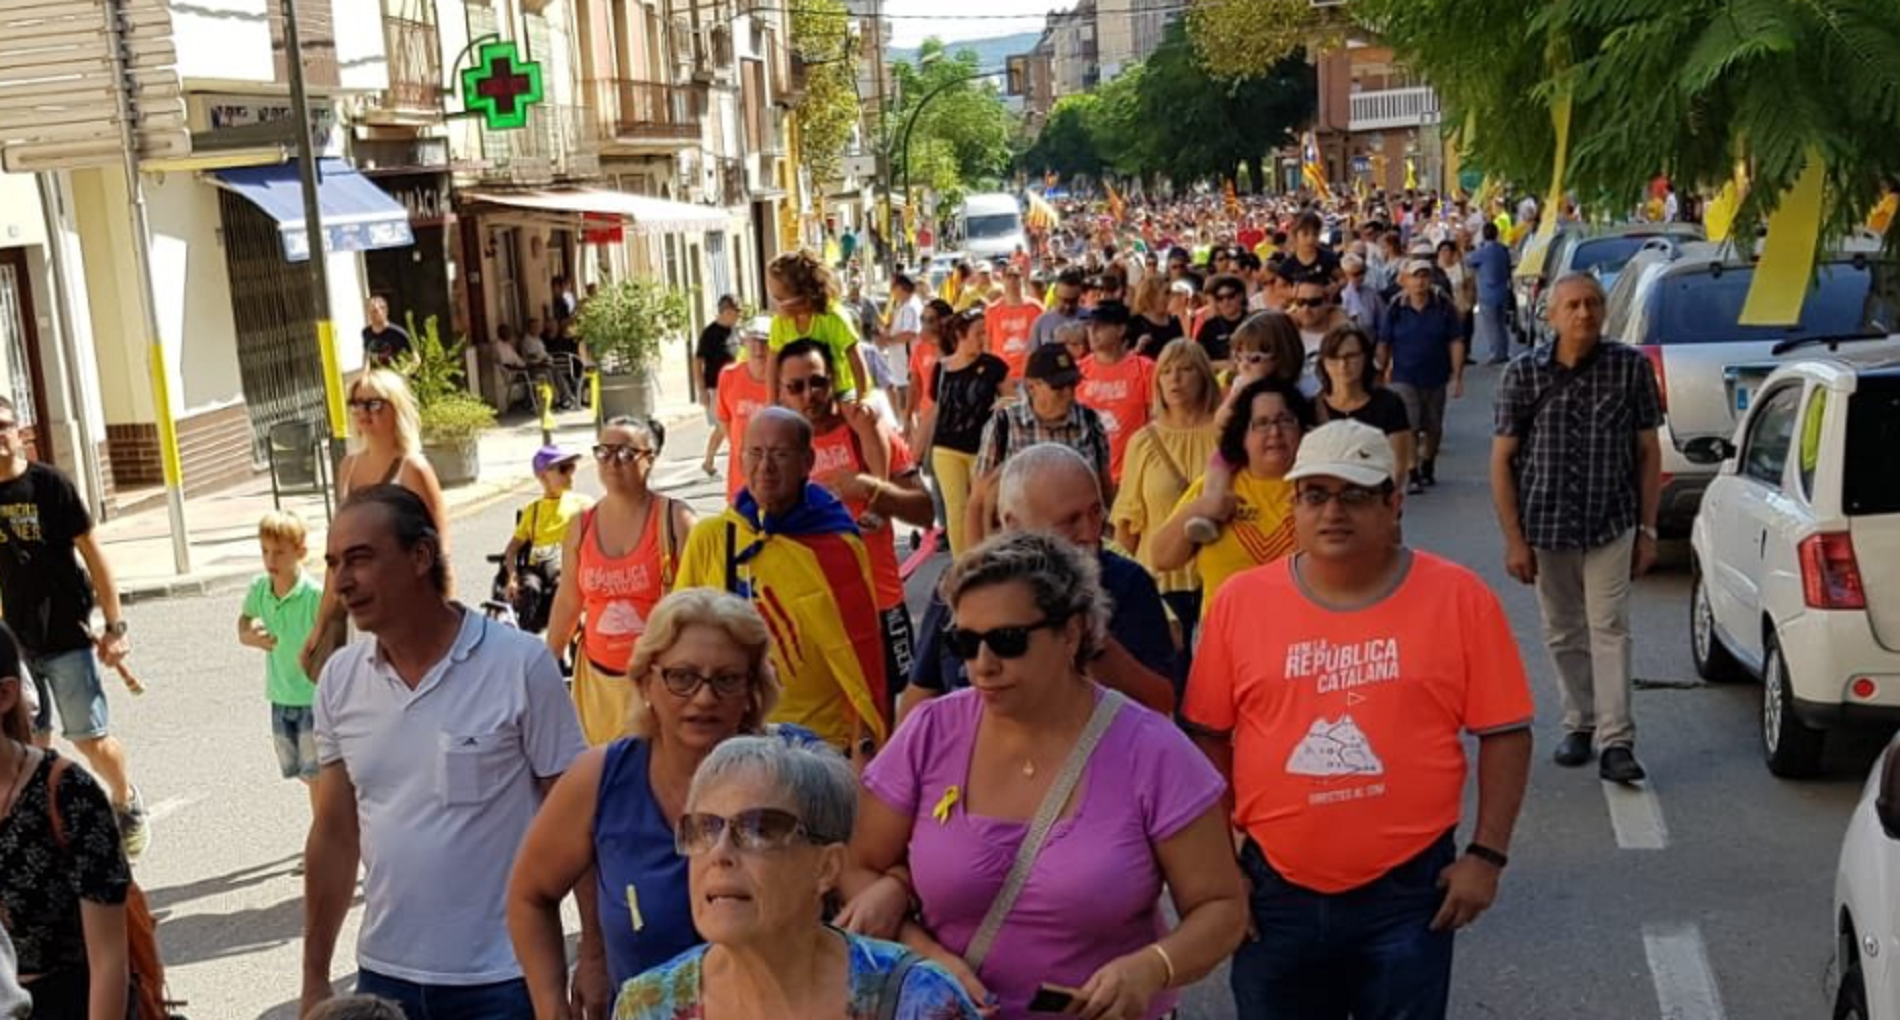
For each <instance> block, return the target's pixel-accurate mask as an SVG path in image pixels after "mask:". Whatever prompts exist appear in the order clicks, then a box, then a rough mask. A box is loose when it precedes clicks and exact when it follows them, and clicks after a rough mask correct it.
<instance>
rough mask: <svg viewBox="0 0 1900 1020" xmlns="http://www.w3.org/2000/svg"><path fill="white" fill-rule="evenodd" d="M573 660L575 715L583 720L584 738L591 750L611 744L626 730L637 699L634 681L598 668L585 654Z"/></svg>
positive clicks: (582, 731) (582, 653) (576, 656)
mask: <svg viewBox="0 0 1900 1020" xmlns="http://www.w3.org/2000/svg"><path fill="white" fill-rule="evenodd" d="M584 648H585V646H583V649H584ZM574 660H575V661H574V713H575V714H576V715H578V716H580V720H581V735H582V736H583V737H585V738H587V746H589V747H599V746H601V745H603V744H610V743H612V742H614V741H615V740H618V739H619V738H620V737H621V736H622V735H623V734H624V733H625V732H626V730H627V717H628V716H629V715H631V714H632V712H633V699H634V698H635V697H637V696H638V692H637V690H636V689H635V687H634V684H633V680H632V679H631V678H630V677H626V676H621V675H618V674H614V673H609V672H607V671H606V670H603V669H600V668H598V667H596V666H595V665H594V664H593V663H592V662H591V661H589V660H588V658H587V655H586V654H585V652H584V651H583V652H581V653H580V654H577V655H575V656H574Z"/></svg>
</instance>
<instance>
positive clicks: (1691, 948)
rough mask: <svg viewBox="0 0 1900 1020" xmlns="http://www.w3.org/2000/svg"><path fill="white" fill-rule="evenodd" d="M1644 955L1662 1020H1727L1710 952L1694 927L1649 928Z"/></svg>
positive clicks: (1650, 925)
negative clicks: (1647, 959)
mask: <svg viewBox="0 0 1900 1020" xmlns="http://www.w3.org/2000/svg"><path fill="white" fill-rule="evenodd" d="M1643 951H1644V952H1645V953H1646V954H1647V955H1648V956H1649V973H1650V977H1651V978H1653V979H1654V980H1655V983H1656V1005H1657V1007H1658V1008H1659V1010H1660V1011H1661V1017H1662V1020H1723V1018H1724V1017H1725V1016H1727V1014H1726V1013H1724V1012H1723V1011H1722V997H1721V995H1719V994H1717V992H1716V989H1715V975H1714V973H1713V972H1711V971H1710V970H1709V953H1708V948H1707V947H1706V946H1705V945H1703V942H1702V931H1701V929H1699V928H1697V927H1696V926H1695V925H1693V924H1646V925H1644V926H1643Z"/></svg>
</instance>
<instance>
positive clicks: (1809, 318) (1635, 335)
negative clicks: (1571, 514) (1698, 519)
mask: <svg viewBox="0 0 1900 1020" xmlns="http://www.w3.org/2000/svg"><path fill="white" fill-rule="evenodd" d="M1864 247H1866V246H1865V245H1864V243H1863V242H1858V241H1857V242H1851V243H1850V246H1849V247H1847V248H1843V249H1838V250H1836V251H1834V252H1832V253H1830V254H1829V255H1827V256H1826V257H1824V258H1822V259H1821V260H1820V262H1819V264H1818V265H1817V266H1816V267H1815V278H1814V281H1813V283H1812V285H1811V288H1810V290H1809V292H1808V296H1807V300H1806V301H1805V302H1803V304H1802V307H1801V321H1800V322H1798V323H1794V324H1790V325H1785V326H1744V325H1742V324H1741V323H1740V322H1739V321H1738V320H1739V319H1740V317H1741V311H1742V305H1743V302H1744V301H1746V299H1747V297H1748V290H1749V287H1750V286H1751V285H1752V284H1753V283H1754V280H1755V265H1754V261H1753V259H1750V258H1747V257H1745V256H1742V255H1740V254H1738V253H1737V252H1736V251H1735V250H1734V249H1733V248H1732V247H1729V246H1727V245H1715V244H1709V243H1707V242H1697V243H1691V244H1686V245H1682V246H1680V247H1674V248H1671V249H1656V248H1652V249H1650V250H1645V251H1642V252H1639V253H1638V254H1637V255H1636V256H1634V257H1633V258H1632V259H1631V260H1630V262H1629V264H1628V266H1626V267H1625V269H1624V270H1623V272H1622V273H1621V275H1620V276H1619V278H1618V279H1617V281H1616V284H1615V286H1614V287H1612V288H1611V289H1610V296H1609V304H1608V308H1607V311H1606V313H1605V318H1604V326H1603V335H1604V338H1605V339H1606V340H1611V341H1614V342H1617V343H1625V344H1629V345H1630V346H1632V347H1636V348H1638V349H1640V350H1641V351H1642V352H1643V353H1644V354H1645V355H1648V357H1649V360H1650V364H1652V365H1653V366H1655V369H1656V382H1657V384H1658V386H1659V388H1660V389H1661V392H1662V399H1663V412H1664V424H1663V428H1662V439H1663V443H1662V453H1663V464H1662V470H1663V493H1662V513H1661V517H1660V519H1659V521H1658V522H1657V526H1658V528H1659V529H1660V530H1662V531H1663V532H1665V533H1668V534H1672V535H1683V534H1687V533H1688V530H1689V526H1690V524H1691V523H1692V522H1693V521H1694V520H1695V515H1696V509H1697V508H1698V507H1699V506H1700V505H1701V502H1702V493H1703V490H1704V489H1706V488H1708V485H1709V480H1710V479H1711V478H1712V477H1714V474H1715V471H1716V469H1715V467H1713V466H1711V465H1706V464H1696V463H1692V462H1691V461H1689V460H1688V459H1687V458H1686V457H1685V456H1683V452H1682V451H1683V448H1684V447H1685V446H1687V445H1688V444H1689V443H1690V442H1691V441H1692V440H1695V439H1698V438H1701V437H1705V436H1721V437H1727V436H1729V435H1731V434H1732V433H1733V432H1734V431H1735V425H1736V422H1737V420H1738V419H1739V418H1740V416H1741V413H1742V412H1744V411H1746V410H1747V409H1748V405H1749V400H1750V398H1751V396H1752V395H1753V390H1754V388H1756V387H1757V386H1758V385H1759V380H1761V379H1763V378H1766V376H1767V374H1768V373H1769V372H1770V371H1772V370H1773V369H1774V368H1775V367H1777V366H1778V365H1780V364H1783V363H1785V362H1788V361H1795V360H1799V359H1801V358H1802V357H1804V356H1805V355H1812V354H1819V353H1826V352H1830V351H1833V352H1846V351H1849V350H1850V349H1851V354H1852V355H1853V356H1855V357H1857V358H1858V357H1870V358H1891V357H1895V356H1900V335H1895V333H1896V331H1900V266H1896V265H1894V264H1892V263H1885V262H1881V261H1879V260H1878V259H1877V258H1876V255H1877V249H1872V250H1856V249H1859V248H1864Z"/></svg>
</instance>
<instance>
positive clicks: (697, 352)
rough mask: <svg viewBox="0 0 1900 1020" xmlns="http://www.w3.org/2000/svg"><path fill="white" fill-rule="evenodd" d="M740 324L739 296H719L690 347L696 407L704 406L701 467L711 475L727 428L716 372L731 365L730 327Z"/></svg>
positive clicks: (731, 330)
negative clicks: (713, 312) (695, 376)
mask: <svg viewBox="0 0 1900 1020" xmlns="http://www.w3.org/2000/svg"><path fill="white" fill-rule="evenodd" d="M738 325H739V299H738V298H737V297H734V296H733V295H731V294H723V295H721V296H720V298H719V315H718V316H717V317H716V318H714V319H713V321H711V322H709V323H707V324H706V328H705V329H703V330H701V331H700V333H699V345H698V346H697V347H694V348H693V371H694V372H695V373H697V374H698V376H699V406H701V407H703V408H705V409H706V425H707V426H708V428H709V429H710V431H708V432H707V433H706V459H705V460H704V461H703V462H702V463H701V464H700V470H702V471H704V472H706V477H708V478H711V477H713V475H715V474H716V473H717V472H716V471H715V470H714V468H713V458H714V457H716V456H718V455H719V444H720V442H721V441H723V440H724V439H725V438H726V427H725V426H724V425H723V424H721V423H720V421H719V373H720V372H723V371H725V368H726V366H727V365H730V364H732V361H733V356H734V352H735V350H736V348H737V344H736V342H735V341H734V340H733V330H734V329H736V328H737V327H738Z"/></svg>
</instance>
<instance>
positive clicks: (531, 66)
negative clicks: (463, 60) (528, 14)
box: [462, 41, 542, 131]
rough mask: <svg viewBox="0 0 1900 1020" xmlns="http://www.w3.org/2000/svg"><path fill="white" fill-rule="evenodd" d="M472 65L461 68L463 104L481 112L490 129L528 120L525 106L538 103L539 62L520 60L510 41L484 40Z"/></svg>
mask: <svg viewBox="0 0 1900 1020" xmlns="http://www.w3.org/2000/svg"><path fill="white" fill-rule="evenodd" d="M478 52H479V53H480V54H481V55H480V57H479V58H478V59H477V60H476V61H475V66H473V67H470V68H467V69H466V70H464V71H463V72H462V104H463V105H464V106H466V107H468V108H469V110H471V111H474V112H477V113H480V114H481V115H482V124H483V125H484V126H486V127H487V128H488V130H490V131H507V130H512V129H514V128H518V127H522V126H524V125H526V124H527V123H528V108H529V107H530V106H533V105H534V104H536V103H539V102H540V101H541V98H542V91H541V65H540V64H538V63H536V62H534V61H531V60H522V59H521V55H520V54H519V53H517V52H516V50H515V44H514V43H512V42H505V41H504V42H493V43H485V44H483V45H482V47H481V49H480V50H479V51H478Z"/></svg>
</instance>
